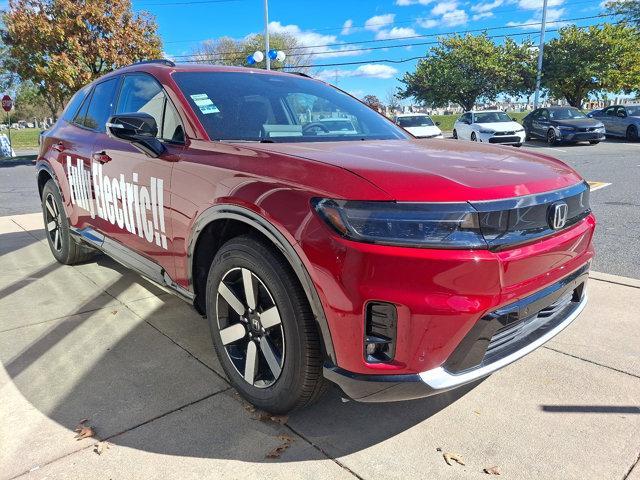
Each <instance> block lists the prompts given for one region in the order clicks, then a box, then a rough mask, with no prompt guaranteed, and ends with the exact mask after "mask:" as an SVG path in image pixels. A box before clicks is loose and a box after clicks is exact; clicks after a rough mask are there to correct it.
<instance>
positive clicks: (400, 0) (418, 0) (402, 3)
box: [396, 0, 435, 7]
mask: <svg viewBox="0 0 640 480" xmlns="http://www.w3.org/2000/svg"><path fill="white" fill-rule="evenodd" d="M434 1H435V0H396V5H398V6H399V7H407V6H409V5H418V4H419V5H429V4H430V3H432V2H434Z"/></svg>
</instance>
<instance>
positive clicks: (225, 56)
mask: <svg viewBox="0 0 640 480" xmlns="http://www.w3.org/2000/svg"><path fill="white" fill-rule="evenodd" d="M609 16H612V15H606V14H601V15H591V16H586V17H576V18H566V19H559V20H555V21H552V22H547V24H554V23H555V24H557V23H565V22H573V21H583V20H591V19H595V18H603V17H609ZM538 25H541V22H533V23H523V24H519V25H511V26H502V27H490V28H480V29H474V30H465V31H451V32H442V33H430V34H424V35H412V36H408V37H398V38H394V39H385V40H380V39H378V40H362V41H358V42H345V43H338V44H326V45H305V46H300V47H293V48H290V49H288V50H286V52H287V54H288V56H314V55H330V54H336V53H338V54H340V53H347V52H355V51H367V50H383V49H385V48H400V47H408V46H420V45H428V44H430V42H414V43H404V44H389V45H383V46H378V47H366V48H356V49H342V50H327V51H322V52H308V53H299V54H296V53H291V52H296V51H298V50H302V49H309V48H326V47H333V46H348V45H366V44H370V43H380V42H392V41H398V40H404V39H414V38H433V37H440V36H447V35H455V34H467V33H477V32H487V31H495V30H504V29H516V28H522V27H526V26H538ZM538 33H539V32H538V31H534V32H526V33H514V34H513V35H524V34H526V35H532V34H538ZM502 36H504V35H502ZM490 38H493V37H491V36H490ZM436 43H437V42H436ZM241 55H244V52H241V51H237V52H224V53H222V54H197V53H193V54H187V55H174V56H173V58H186V59H189V58H193V57H198V58H202V57H207V59H214V58H215V59H217V60H235V59H238V58H242V57H240V56H241ZM185 61H186V60H185Z"/></svg>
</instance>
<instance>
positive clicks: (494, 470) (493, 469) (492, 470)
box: [482, 466, 502, 475]
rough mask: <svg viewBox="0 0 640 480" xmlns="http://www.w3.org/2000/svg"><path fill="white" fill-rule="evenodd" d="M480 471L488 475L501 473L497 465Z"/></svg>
mask: <svg viewBox="0 0 640 480" xmlns="http://www.w3.org/2000/svg"><path fill="white" fill-rule="evenodd" d="M482 471H483V472H484V473H486V474H488V475H500V473H502V472H500V468H499V467H498V466H495V467H489V468H485V469H484V470H482Z"/></svg>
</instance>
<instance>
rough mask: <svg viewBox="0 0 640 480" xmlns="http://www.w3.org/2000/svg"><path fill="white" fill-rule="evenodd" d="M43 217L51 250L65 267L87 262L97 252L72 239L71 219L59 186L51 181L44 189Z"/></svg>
mask: <svg viewBox="0 0 640 480" xmlns="http://www.w3.org/2000/svg"><path fill="white" fill-rule="evenodd" d="M42 216H43V218H44V228H45V232H46V234H47V241H48V242H49V248H50V249H51V253H52V254H53V256H54V257H55V259H56V260H57V261H58V262H60V263H62V264H64V265H75V264H76V263H81V262H86V261H87V260H89V259H91V257H93V256H94V254H95V251H94V250H92V249H90V248H88V247H85V246H84V245H80V244H78V243H77V242H76V241H75V240H74V239H73V238H71V229H70V228H69V219H68V218H67V215H66V213H65V211H64V206H63V204H62V197H61V196H60V191H59V189H58V186H57V185H56V183H55V182H54V181H53V179H50V180H49V181H47V183H46V184H45V186H44V188H43V189H42Z"/></svg>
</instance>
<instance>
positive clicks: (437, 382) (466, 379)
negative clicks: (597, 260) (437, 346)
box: [419, 291, 587, 392]
mask: <svg viewBox="0 0 640 480" xmlns="http://www.w3.org/2000/svg"><path fill="white" fill-rule="evenodd" d="M586 305H587V293H586V291H585V293H584V294H583V296H582V299H581V300H580V303H579V304H578V306H577V307H576V309H575V310H574V311H573V312H571V314H570V315H569V316H568V317H567V318H566V319H565V321H564V322H562V323H561V324H560V325H558V326H556V327H555V328H554V329H553V330H551V331H549V332H547V333H546V334H544V335H543V336H541V337H540V338H538V339H537V340H535V341H533V342H531V343H530V344H528V345H526V346H525V347H523V348H521V349H520V350H518V351H516V352H513V353H512V354H511V355H508V356H506V357H504V358H501V359H500V360H496V361H495V362H493V363H491V364H490V365H486V366H484V367H480V368H477V369H474V370H469V371H468V372H464V373H460V374H453V373H450V372H448V371H447V370H446V369H444V368H442V367H437V368H434V369H431V370H427V371H426V372H422V373H420V374H419V376H420V379H421V380H422V381H423V382H424V383H425V384H427V385H428V386H429V387H431V388H432V389H433V390H435V391H436V392H444V391H447V390H451V389H453V388H457V387H460V386H462V385H465V384H467V383H471V382H474V381H476V380H479V379H481V378H484V377H486V376H488V375H491V374H492V373H493V372H495V371H497V370H500V369H501V368H504V367H506V366H507V365H509V364H510V363H513V362H515V361H516V360H518V359H520V358H522V357H524V356H525V355H527V354H529V353H531V352H533V351H534V350H535V349H537V348H538V347H540V346H542V345H544V344H545V343H546V342H548V341H549V340H551V339H552V338H553V337H555V336H556V335H557V334H559V333H560V332H561V331H562V330H564V329H565V328H566V327H567V326H568V325H569V324H570V323H571V322H573V321H574V320H575V319H576V318H577V317H578V315H580V313H581V312H582V310H584V307H585V306H586Z"/></svg>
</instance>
